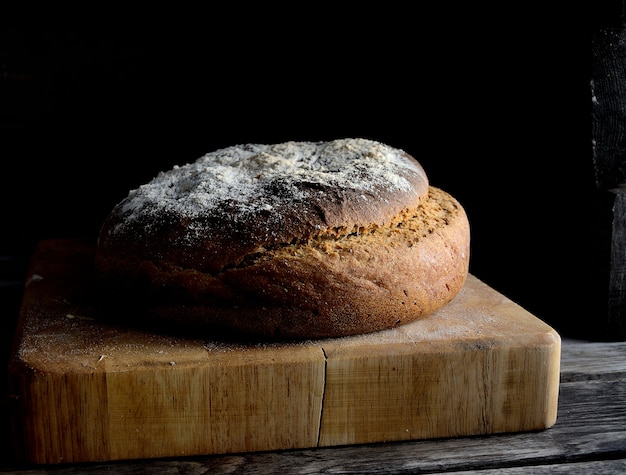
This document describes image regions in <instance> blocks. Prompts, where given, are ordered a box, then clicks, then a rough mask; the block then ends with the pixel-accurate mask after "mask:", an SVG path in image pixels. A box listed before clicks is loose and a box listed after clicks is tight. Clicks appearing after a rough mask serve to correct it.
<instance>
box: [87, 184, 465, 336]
mask: <svg viewBox="0 0 626 475" xmlns="http://www.w3.org/2000/svg"><path fill="white" fill-rule="evenodd" d="M469 244H470V229H469V222H468V219H467V216H466V214H465V211H464V209H463V208H462V206H461V205H460V204H459V203H458V201H457V200H456V199H454V198H453V197H452V196H450V195H449V194H448V193H446V192H444V191H443V190H440V189H438V188H435V187H432V186H431V187H430V188H429V195H428V198H427V199H426V200H424V201H423V202H422V204H421V205H420V206H418V207H417V208H415V209H412V210H405V211H404V212H403V213H401V214H400V215H398V216H397V218H396V220H394V222H393V223H391V224H390V225H388V226H385V227H377V226H373V227H371V228H363V229H361V230H359V232H357V233H354V234H351V235H348V236H344V237H342V238H336V237H332V236H328V237H318V238H316V239H313V240H310V241H307V242H304V243H293V244H289V245H284V246H278V247H275V248H272V249H265V250H263V251H262V252H257V253H255V254H253V255H250V256H248V258H246V259H245V260H244V261H243V262H242V263H241V265H239V266H237V267H233V268H229V269H225V270H224V271H222V272H220V273H218V274H213V275H211V274H206V273H202V272H198V271H195V270H193V269H182V268H180V267H178V266H172V265H168V264H162V263H156V262H151V261H142V262H132V261H116V260H115V256H110V255H106V254H102V253H101V252H100V253H99V252H97V253H96V260H95V269H96V275H97V276H98V277H99V278H100V279H101V281H100V282H101V285H100V287H101V289H105V292H106V294H108V295H107V300H108V301H109V302H126V303H130V308H132V309H133V312H134V315H135V316H134V318H136V319H137V320H138V321H139V320H140V321H142V322H147V323H157V324H160V325H162V324H165V325H168V326H169V327H171V328H172V329H181V328H184V327H189V328H195V329H203V331H206V333H207V335H211V333H212V332H213V331H214V330H216V329H219V330H230V331H234V332H235V333H236V334H241V335H252V336H254V337H259V338H270V339H311V338H326V337H340V336H347V335H354V334H361V333H369V332H373V331H378V330H383V329H387V328H392V327H395V326H398V325H402V324H405V323H408V322H410V321H413V320H416V319H418V318H422V317H424V316H426V315H428V314H430V313H432V312H434V311H435V310H437V309H439V308H441V307H442V306H443V305H445V304H447V303H448V302H449V301H450V300H452V299H453V298H454V296H455V295H456V294H457V293H458V291H459V290H460V289H461V288H462V286H463V284H464V283H465V280H466V277H467V273H468V267H469Z"/></svg>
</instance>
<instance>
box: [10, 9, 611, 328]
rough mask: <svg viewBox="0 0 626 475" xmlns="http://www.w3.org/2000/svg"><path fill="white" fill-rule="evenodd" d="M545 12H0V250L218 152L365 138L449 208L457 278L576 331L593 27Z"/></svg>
mask: <svg viewBox="0 0 626 475" xmlns="http://www.w3.org/2000/svg"><path fill="white" fill-rule="evenodd" d="M546 3H549V2H497V3H495V2H494V3H493V4H492V3H489V4H480V3H471V2H465V3H461V4H459V5H456V4H454V3H450V2H446V3H438V4H436V5H431V4H429V3H428V2H427V3H426V4H425V5H426V6H424V5H422V6H411V7H410V8H409V7H407V8H397V9H394V8H392V7H389V6H387V7H385V8H382V7H380V6H370V7H365V6H363V5H361V4H359V5H358V8H352V9H351V8H347V7H345V8H344V9H337V8H321V7H319V5H317V4H312V3H311V4H306V3H305V4H298V7H290V6H289V5H290V4H286V5H285V6H283V7H281V9H275V10H274V11H272V10H268V8H267V6H263V7H259V6H256V7H252V6H250V5H240V4H235V5H233V6H230V7H224V6H222V7H220V9H214V8H210V7H208V8H207V7H205V8H204V9H198V10H194V11H191V10H190V11H177V12H172V11H171V10H170V9H169V7H167V6H164V7H161V10H160V11H155V7H152V6H151V7H150V9H149V10H146V11H142V12H139V13H137V12H135V13H132V14H131V13H130V12H128V11H114V12H110V11H109V12H106V11H95V12H83V11H80V10H78V11H71V12H64V13H61V14H59V12H58V11H56V12H55V14H54V15H51V14H49V12H41V11H37V12H34V11H31V12H28V13H27V14H24V15H19V16H17V15H3V16H0V26H1V28H2V38H1V40H2V49H1V50H0V53H1V54H2V57H1V58H0V60H1V62H2V71H0V75H2V81H1V86H2V91H1V96H0V99H1V100H2V104H1V107H0V120H1V127H2V128H1V129H0V133H1V134H2V145H1V149H0V156H1V157H2V172H1V175H0V176H1V179H2V186H0V206H1V208H0V212H1V213H2V214H1V216H2V228H3V231H2V233H0V234H1V236H0V245H1V246H2V248H3V249H4V250H5V251H4V253H5V255H6V254H7V253H11V252H14V253H21V254H22V255H28V254H29V252H31V250H32V248H33V246H34V245H35V243H36V242H37V241H39V240H41V239H45V238H49V237H76V236H84V237H87V238H90V239H94V240H95V237H96V235H97V232H98V228H99V226H100V224H101V222H102V221H103V220H104V217H105V216H106V214H107V213H108V212H109V211H110V209H111V208H112V207H113V206H114V205H115V204H116V203H117V202H118V201H119V200H121V199H122V198H123V197H124V196H125V195H126V194H127V193H128V191H129V190H130V189H131V188H134V187H136V186H138V185H140V184H141V183H144V182H146V181H148V180H150V179H151V178H152V177H153V176H155V175H156V174H157V173H158V172H159V171H161V170H165V169H169V168H171V167H172V166H173V165H175V164H184V163H188V162H190V161H193V160H195V159H196V158H198V157H199V156H200V155H202V154H204V153H206V152H208V151H211V150H214V149H216V148H219V147H223V146H228V145H232V144H236V143H249V142H261V143H276V142H282V141H286V140H329V139H333V138H341V137H366V138H371V139H375V140H379V141H382V142H385V143H388V144H389V145H392V146H395V147H398V148H402V149H404V150H406V151H407V152H409V153H410V154H411V155H413V156H414V157H416V158H417V159H418V160H419V161H420V162H421V163H422V165H423V166H424V168H425V169H426V171H427V173H428V174H429V177H430V181H431V184H433V185H435V186H438V187H441V188H443V189H445V190H446V191H448V192H449V193H451V194H452V195H454V196H455V197H456V198H457V199H459V201H461V203H462V204H463V205H464V206H465V208H466V211H467V213H468V215H469V218H470V223H471V226H472V257H471V268H470V270H471V272H472V273H473V274H474V275H476V276H477V277H478V278H480V279H481V280H483V281H485V282H486V283H488V284H489V285H491V286H493V287H494V288H495V289H496V290H499V291H501V292H502V293H504V294H505V295H507V296H508V297H510V298H511V299H513V300H514V301H516V302H518V303H520V304H521V305H522V306H524V307H525V308H527V309H529V310H530V311H532V312H533V313H535V314H536V315H537V316H538V317H540V318H542V319H543V320H545V321H547V322H548V323H550V324H552V325H554V326H555V327H556V329H557V330H559V331H560V332H561V333H562V334H564V335H575V336H576V335H580V334H582V335H586V334H592V333H593V331H591V332H590V331H589V330H590V329H593V327H594V325H595V323H594V318H599V317H598V315H599V313H600V312H601V310H599V309H598V308H594V305H593V303H592V300H593V299H590V298H589V295H590V293H592V292H593V288H594V286H597V285H598V279H597V276H598V275H599V274H598V270H597V269H598V268H599V267H602V266H606V265H607V261H606V256H605V255H604V254H603V253H605V252H606V250H605V249H604V248H603V247H602V245H601V243H602V242H604V241H603V240H602V235H603V233H605V232H606V223H607V219H608V218H607V217H606V216H603V215H602V213H599V212H598V211H597V209H596V208H595V205H593V200H592V199H590V197H593V196H595V192H596V190H595V187H594V179H593V168H592V160H591V137H590V126H591V119H590V100H591V99H590V90H589V77H590V72H589V59H590V58H589V56H590V34H591V32H592V30H593V28H595V26H596V23H597V21H599V20H598V16H597V12H595V11H594V10H593V9H589V8H588V6H587V5H586V4H584V3H583V4H578V6H572V5H554V4H552V5H549V6H547V7H546V5H545V4H546ZM13 272H14V275H18V277H19V276H20V275H21V274H19V272H22V267H19V266H18V267H17V270H15V268H14V270H13ZM24 272H25V271H24ZM15 273H17V274H15ZM574 322H584V323H582V324H580V323H574Z"/></svg>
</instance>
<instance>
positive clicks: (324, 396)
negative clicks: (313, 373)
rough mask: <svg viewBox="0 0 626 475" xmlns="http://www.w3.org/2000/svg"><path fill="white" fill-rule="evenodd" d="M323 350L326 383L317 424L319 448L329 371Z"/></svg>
mask: <svg viewBox="0 0 626 475" xmlns="http://www.w3.org/2000/svg"><path fill="white" fill-rule="evenodd" d="M320 349H321V350H322V354H323V355H324V381H323V382H322V404H321V407H320V420H319V423H318V424H317V446H318V447H319V446H320V439H321V438H322V420H323V417H324V402H325V400H326V374H327V371H328V357H327V356H326V351H325V350H324V347H322V346H320Z"/></svg>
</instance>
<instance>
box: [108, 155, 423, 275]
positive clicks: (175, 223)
mask: <svg viewBox="0 0 626 475" xmlns="http://www.w3.org/2000/svg"><path fill="white" fill-rule="evenodd" d="M398 153H402V156H403V159H406V161H407V163H410V164H411V165H410V167H409V166H407V167H396V168H394V173H395V174H396V175H397V176H398V177H401V178H402V179H405V180H406V181H407V183H409V184H410V188H408V190H399V189H393V188H385V187H374V188H373V189H371V190H368V191H363V190H362V189H356V188H338V187H336V186H329V185H325V184H320V183H314V182H308V181H306V180H297V179H293V180H289V181H288V182H287V181H282V180H275V181H272V182H270V183H269V184H267V185H266V187H264V188H263V190H262V193H263V194H264V196H271V197H273V198H276V199H275V201H273V208H272V210H271V211H268V210H265V209H257V210H255V211H254V212H252V213H249V214H245V215H242V214H241V213H240V210H239V209H238V208H237V206H238V203H236V202H229V201H228V200H225V201H223V202H222V203H221V204H220V206H218V207H216V208H213V209H211V210H208V211H206V212H203V213H201V214H199V215H198V216H191V217H190V216H182V215H181V214H180V213H178V212H176V210H171V209H168V208H167V207H164V206H162V205H161V204H160V203H156V202H155V203H147V204H145V205H143V206H144V208H143V209H142V211H141V213H140V214H139V217H138V219H132V220H131V219H129V217H128V212H125V211H124V209H125V207H126V206H127V205H128V203H129V201H130V200H131V199H132V198H133V197H132V195H129V197H127V198H126V199H124V200H123V201H122V202H121V203H119V204H118V205H117V206H116V207H115V208H114V209H113V211H112V212H111V213H110V214H109V216H108V217H107V219H106V221H105V222H104V224H103V226H102V229H101V231H100V236H99V248H100V249H101V250H104V251H103V252H106V253H107V254H108V255H110V256H115V257H116V258H118V259H120V260H121V261H126V260H133V259H137V258H140V259H142V260H147V261H155V262H161V263H164V264H167V265H175V266H181V267H185V268H193V269H196V270H199V271H201V272H208V273H216V272H220V271H221V270H222V269H224V268H226V267H229V266H233V265H238V263H239V262H241V260H242V259H243V258H244V257H245V256H247V255H249V254H250V253H253V252H255V251H256V250H257V249H259V248H264V247H267V246H273V245H282V244H284V243H289V242H292V241H294V240H295V241H297V240H306V239H310V238H312V237H315V236H316V235H320V234H337V235H340V234H349V233H350V232H352V229H354V228H357V229H358V228H359V227H361V226H363V225H369V224H376V225H380V226H384V225H385V224H387V223H389V222H390V221H391V220H392V219H393V218H394V216H396V215H397V214H398V213H399V212H400V211H401V210H402V209H404V208H407V207H408V208H411V207H415V206H417V205H418V204H419V202H420V200H421V199H422V198H423V197H424V196H425V195H426V194H427V193H428V180H427V178H426V174H425V172H424V170H423V169H422V167H421V165H420V164H419V163H418V162H417V161H416V160H415V159H414V158H413V157H411V156H410V155H408V154H406V153H404V152H400V151H398ZM363 179H364V180H366V179H367V177H363ZM294 190H296V191H294ZM298 192H301V194H302V196H303V198H301V199H294V198H293V196H291V195H293V194H296V195H298ZM191 229H199V230H201V232H199V233H196V234H195V235H194V234H193V233H192V232H191V231H190V230H191Z"/></svg>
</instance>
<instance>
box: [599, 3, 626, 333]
mask: <svg viewBox="0 0 626 475" xmlns="http://www.w3.org/2000/svg"><path fill="white" fill-rule="evenodd" d="M624 12H625V0H613V1H611V2H604V4H603V5H602V6H600V7H596V8H595V11H594V15H593V25H592V49H591V53H592V58H591V59H592V61H591V83H590V84H591V110H592V114H591V116H592V150H593V152H592V155H593V157H592V159H593V165H594V172H595V183H596V187H597V189H598V192H599V193H600V194H606V196H607V198H608V199H606V200H605V199H603V198H602V197H601V199H600V200H599V203H601V204H602V205H603V206H607V207H610V214H611V218H610V227H611V231H610V233H609V239H610V244H609V246H608V247H609V250H610V252H609V256H610V257H609V262H608V266H607V267H608V279H607V280H608V281H607V280H605V279H604V275H606V274H605V273H601V279H602V281H603V283H606V285H607V287H606V289H607V293H608V295H607V298H606V307H605V308H606V319H605V322H604V329H603V331H602V333H603V336H604V337H605V338H606V339H611V340H626V22H625V21H624ZM605 211H606V210H605ZM603 308H604V307H603V306H598V307H596V308H595V309H594V311H602V309H603Z"/></svg>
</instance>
